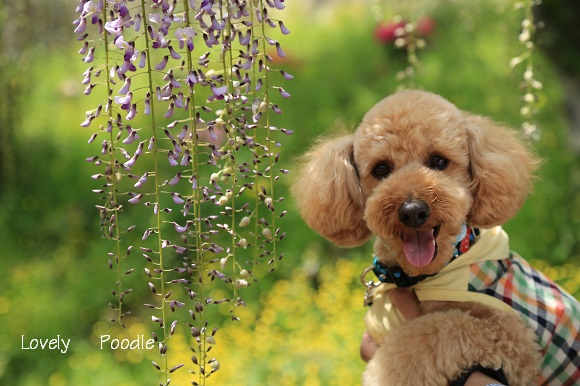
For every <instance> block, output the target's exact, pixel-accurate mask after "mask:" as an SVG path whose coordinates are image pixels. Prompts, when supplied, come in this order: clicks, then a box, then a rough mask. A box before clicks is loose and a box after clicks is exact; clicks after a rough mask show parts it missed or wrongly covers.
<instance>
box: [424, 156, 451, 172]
mask: <svg viewBox="0 0 580 386" xmlns="http://www.w3.org/2000/svg"><path fill="white" fill-rule="evenodd" d="M448 164H449V161H448V160H447V158H445V157H442V156H440V155H434V156H432V157H431V159H430V160H429V167H430V168H431V169H435V170H445V168H446V167H447V165H448Z"/></svg>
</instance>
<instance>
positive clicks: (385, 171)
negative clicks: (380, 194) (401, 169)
mask: <svg viewBox="0 0 580 386" xmlns="http://www.w3.org/2000/svg"><path fill="white" fill-rule="evenodd" d="M372 174H373V176H374V177H375V178H378V179H379V180H381V179H383V178H387V177H388V176H389V174H391V168H390V167H389V165H387V164H385V163H380V164H378V165H376V166H375V167H374V168H373V171H372Z"/></svg>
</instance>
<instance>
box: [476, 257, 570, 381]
mask: <svg viewBox="0 0 580 386" xmlns="http://www.w3.org/2000/svg"><path fill="white" fill-rule="evenodd" d="M469 291H471V292H479V293H484V294H486V295H490V296H493V297H495V298H497V299H499V300H501V301H503V302H504V303H506V304H508V305H509V306H511V307H512V308H513V309H514V310H515V311H517V312H518V313H519V314H520V315H521V316H522V318H523V319H524V320H525V322H526V323H527V324H528V326H529V327H530V328H531V329H532V330H534V331H535V333H536V335H537V336H538V343H539V345H540V348H541V350H542V353H543V354H544V361H543V363H542V370H541V373H540V375H539V376H538V378H537V380H536V384H537V385H551V386H554V385H565V386H568V385H570V386H572V385H578V384H580V356H579V351H580V307H579V305H578V302H577V301H576V300H575V299H574V298H573V297H572V296H571V295H569V294H568V293H566V292H565V291H564V290H563V289H562V288H560V287H559V286H558V285H556V284H554V283H553V282H552V281H551V280H550V279H548V278H547V277H546V276H544V275H543V274H542V273H541V272H539V271H536V270H535V269H534V268H533V267H532V266H531V265H530V264H529V263H528V262H526V261H525V260H524V259H522V258H521V257H519V256H518V255H516V254H515V253H511V254H510V257H509V258H507V259H505V260H499V261H497V260H496V261H483V262H480V263H475V264H472V265H471V275H470V280H469Z"/></svg>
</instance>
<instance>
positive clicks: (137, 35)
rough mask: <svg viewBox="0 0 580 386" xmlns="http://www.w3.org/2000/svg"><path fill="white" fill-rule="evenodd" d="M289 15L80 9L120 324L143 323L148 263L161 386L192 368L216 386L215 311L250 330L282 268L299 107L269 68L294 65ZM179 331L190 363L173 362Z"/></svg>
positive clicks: (187, 7) (174, 5)
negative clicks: (291, 126) (279, 62)
mask: <svg viewBox="0 0 580 386" xmlns="http://www.w3.org/2000/svg"><path fill="white" fill-rule="evenodd" d="M282 9H284V3H283V0H141V1H134V0H81V1H80V3H79V5H78V6H77V9H76V11H77V13H78V18H77V19H76V20H75V30H74V32H75V33H76V34H77V36H78V40H79V41H80V42H82V47H81V49H80V51H79V53H80V55H81V57H82V60H83V61H84V62H85V63H87V65H88V68H87V70H86V71H85V72H84V74H83V79H82V83H83V85H85V91H84V93H85V94H86V95H90V98H95V97H96V98H97V100H100V103H99V102H97V103H99V104H98V106H97V107H95V108H94V109H92V110H90V111H87V113H86V118H85V120H84V121H83V122H82V123H81V126H82V127H84V128H91V129H93V134H92V135H91V136H90V139H89V142H90V143H95V144H96V145H97V146H96V147H97V148H98V151H99V154H98V155H96V156H94V157H90V158H89V159H88V161H89V162H92V163H94V164H95V165H96V166H97V167H98V168H99V172H98V173H95V174H94V175H93V176H92V178H93V179H95V180H97V181H101V183H100V185H99V186H98V188H97V189H95V190H94V191H95V192H96V193H98V194H99V195H100V197H101V198H102V202H100V203H99V205H98V206H97V207H98V209H99V212H100V222H101V227H102V230H103V233H104V235H105V236H106V237H108V238H110V239H111V240H113V245H114V247H113V249H112V251H111V252H110V253H109V266H110V268H111V269H112V270H113V271H114V272H116V275H117V278H116V286H115V288H114V289H113V291H112V293H113V296H114V297H115V299H116V300H115V303H114V304H113V305H112V308H113V309H114V312H115V316H114V317H113V320H114V321H115V322H118V323H119V324H121V325H124V323H125V321H126V320H127V316H128V315H129V314H130V313H131V309H130V307H129V306H128V305H127V297H128V296H129V294H130V293H131V292H132V291H133V290H132V289H131V288H128V286H126V284H125V282H126V280H125V278H126V276H127V275H136V274H139V271H140V269H139V270H136V269H135V268H134V267H135V266H139V264H140V263H138V261H139V262H141V261H142V262H143V267H142V269H143V270H142V271H141V276H142V277H143V278H144V279H145V280H144V283H145V284H143V286H144V287H145V288H148V292H149V293H148V297H149V298H150V299H151V300H150V302H149V303H148V304H145V307H146V309H148V310H149V312H150V316H151V319H152V321H153V324H152V330H153V331H152V336H153V338H154V339H155V341H156V342H157V344H158V350H159V355H160V358H161V359H160V360H158V361H154V362H153V366H154V368H156V369H157V370H159V371H160V372H161V379H162V382H161V384H162V385H168V384H169V383H170V377H171V374H172V373H173V372H175V371H178V370H179V369H181V368H182V367H184V368H186V369H189V372H190V373H191V374H192V375H191V377H192V380H191V382H192V384H194V385H198V384H205V379H206V378H207V377H208V376H210V375H211V373H213V372H215V371H217V370H218V369H219V367H220V365H219V362H218V360H217V359H216V358H211V356H210V351H211V348H212V346H213V345H214V344H216V342H217V341H218V340H219V339H218V338H216V331H217V328H215V327H214V326H213V324H214V323H212V321H211V320H209V317H208V315H207V312H206V310H207V309H208V308H211V307H221V306H219V305H220V304H222V305H223V304H229V305H230V306H231V308H230V313H231V318H232V319H234V320H236V319H238V317H237V315H236V307H237V306H240V305H244V304H245V303H244V300H243V299H242V298H241V296H240V293H241V290H242V289H243V288H244V287H247V286H250V285H251V284H252V283H254V281H255V280H256V278H257V277H258V276H259V275H260V274H262V273H265V272H266V271H272V270H275V269H276V266H277V262H278V261H279V260H280V259H281V258H282V257H283V253H280V250H279V246H278V243H279V241H280V240H282V239H283V238H284V236H285V232H283V231H282V230H281V228H280V227H279V222H280V221H279V218H280V217H283V216H284V214H285V213H286V212H285V211H284V210H281V207H282V206H283V205H282V203H281V201H283V197H278V196H276V194H275V187H276V181H278V179H279V178H280V177H281V176H282V175H284V174H286V173H288V170H285V169H283V168H281V167H280V166H279V165H278V161H279V158H280V147H281V143H280V141H282V138H283V137H284V136H285V135H290V134H291V133H292V131H291V130H287V129H284V128H281V127H276V126H274V122H275V119H276V116H277V115H278V114H281V113H282V110H281V108H280V107H279V105H278V104H277V103H276V101H280V100H283V98H287V97H289V96H290V94H289V93H288V92H287V91H286V90H285V89H284V88H282V87H281V86H279V85H277V84H279V83H280V82H283V81H284V80H285V79H286V80H289V79H291V78H292V75H290V74H289V73H287V72H285V71H283V70H278V69H274V68H271V67H270V65H271V63H272V56H273V55H277V56H280V57H284V56H285V54H284V51H283V50H282V47H281V45H280V43H279V42H278V40H276V39H275V37H277V36H278V37H280V36H283V35H286V34H288V33H290V31H289V30H288V29H287V28H286V26H285V25H284V23H283V22H282V20H279V19H277V18H276V17H275V15H276V14H278V13H279V11H280V10H282ZM139 255H140V256H142V258H141V257H140V256H139ZM143 259H144V260H143ZM178 326H180V327H181V328H179V329H178V328H177V327H178ZM180 330H185V331H188V332H189V341H190V348H191V350H192V352H193V353H194V354H193V356H192V358H191V363H174V362H173V361H172V359H171V337H172V335H173V334H175V333H176V331H180ZM181 371H184V370H181Z"/></svg>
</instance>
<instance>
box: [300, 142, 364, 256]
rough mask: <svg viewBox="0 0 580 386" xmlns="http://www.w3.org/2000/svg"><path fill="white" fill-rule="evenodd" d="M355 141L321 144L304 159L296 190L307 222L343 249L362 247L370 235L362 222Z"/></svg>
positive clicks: (361, 199) (362, 200)
mask: <svg viewBox="0 0 580 386" xmlns="http://www.w3.org/2000/svg"><path fill="white" fill-rule="evenodd" d="M353 141H354V135H352V134H351V135H346V136H343V137H339V138H333V139H327V140H324V141H322V142H320V143H318V144H317V145H316V146H315V147H314V148H313V149H312V150H310V151H309V152H308V153H307V154H306V155H305V156H304V163H303V164H302V167H301V168H300V170H299V172H298V178H297V181H296V183H295V184H294V187H293V194H294V197H295V199H296V202H297V204H298V207H299V208H300V213H301V214H302V217H303V218H304V220H305V221H306V223H307V224H308V225H309V226H310V227H311V228H312V229H314V230H315V231H317V232H318V233H320V234H321V235H322V236H324V237H326V238H327V239H329V240H330V241H332V242H334V243H335V244H337V245H339V246H341V247H354V246H357V245H360V244H362V243H363V242H365V241H366V240H367V239H368V238H369V237H370V235H371V232H370V230H369V229H368V228H367V226H366V223H365V221H364V219H363V211H364V199H363V194H362V191H361V187H360V184H359V181H358V174H357V173H358V172H357V169H356V166H355V165H354V160H353Z"/></svg>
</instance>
